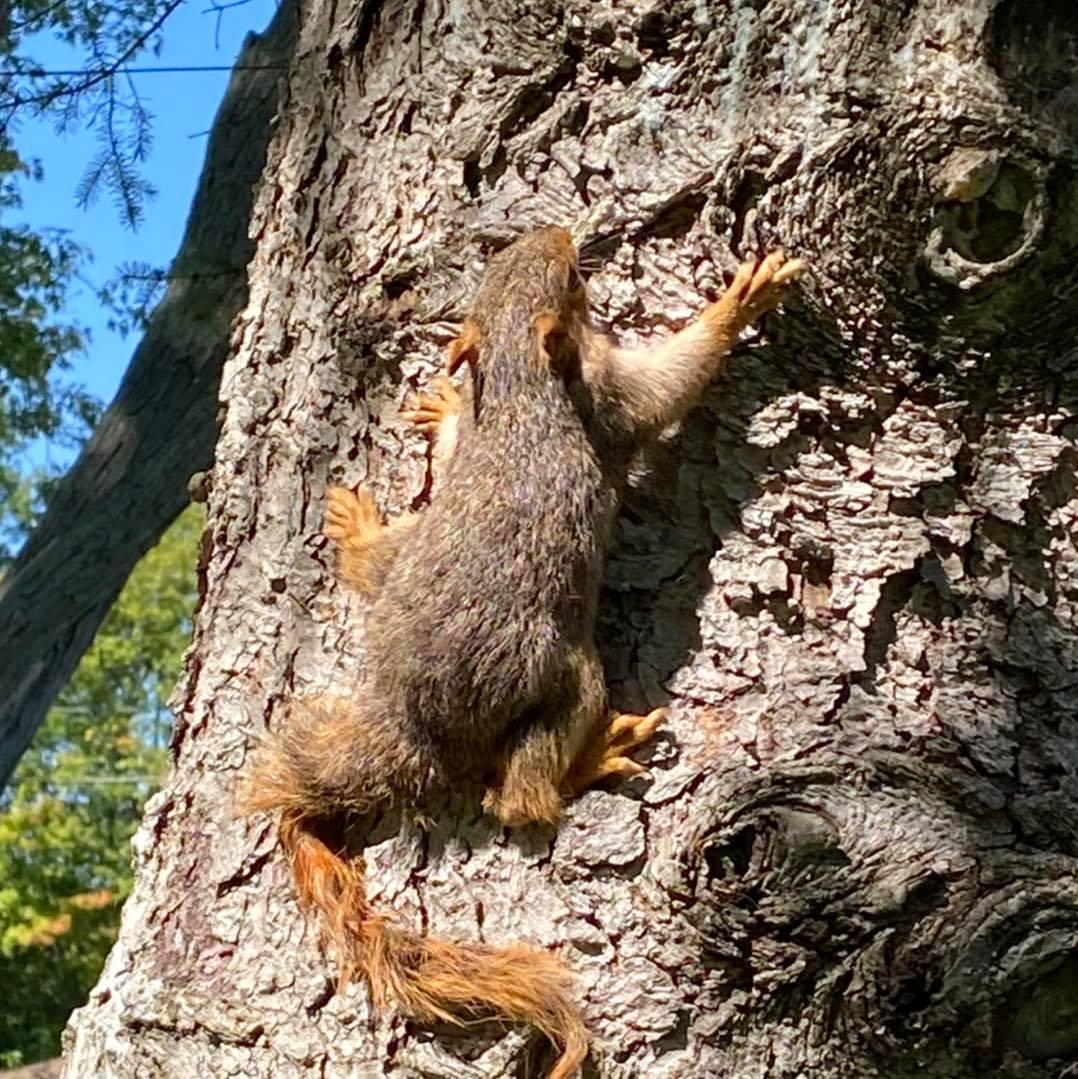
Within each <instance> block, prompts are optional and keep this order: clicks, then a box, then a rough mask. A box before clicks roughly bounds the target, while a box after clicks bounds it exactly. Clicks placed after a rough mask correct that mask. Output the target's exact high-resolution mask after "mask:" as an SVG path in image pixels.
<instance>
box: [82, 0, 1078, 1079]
mask: <svg viewBox="0 0 1078 1079" xmlns="http://www.w3.org/2000/svg"><path fill="white" fill-rule="evenodd" d="M1076 70H1078V9H1076V8H1074V7H1073V6H1072V5H1070V4H1063V3H1058V2H1052V0H1033V2H1030V0H1025V2H1019V0H1006V2H1003V3H996V4H994V3H992V2H990V0H964V2H962V3H954V2H951V0H907V2H904V3H895V4H876V3H871V2H869V0H845V2H842V3H832V4H826V5H821V4H809V3H805V2H804V0H770V2H769V3H757V4H742V5H732V4H731V5H718V4H716V5H706V4H703V3H688V2H682V0H670V2H668V3H666V4H663V5H661V6H652V5H651V4H650V3H632V2H630V0H622V2H617V0H609V2H607V3H595V2H592V0H570V2H568V3H567V4H565V5H564V6H562V5H557V4H553V3H543V2H540V0H494V2H488V3H483V4H463V5H459V4H458V5H447V4H445V3H443V2H441V0H426V2H424V3H402V2H392V0H387V2H384V3H377V2H374V0H367V2H364V3H360V4H356V5H343V4H340V5H338V4H335V3H327V2H324V0H310V2H309V3H307V4H305V5H304V11H303V14H302V19H301V26H300V43H299V47H298V49H297V51H296V58H295V62H294V64H293V66H292V69H291V72H290V84H289V96H288V104H287V107H286V109H285V110H284V114H283V116H282V119H281V123H280V125H279V127H278V129H277V132H276V134H275V136H274V140H273V144H272V147H271V150H270V155H269V161H268V164H267V168H266V172H265V176H264V178H263V183H262V187H261V190H260V192H259V195H258V198H257V201H256V205H255V208H254V220H253V234H254V235H255V236H256V237H257V251H256V254H255V257H254V260H253V262H252V265H251V277H250V287H251V296H250V301H249V303H248V306H247V309H246V312H245V313H244V315H243V317H242V319H241V320H240V322H239V323H238V325H237V328H236V334H235V352H234V355H233V356H232V358H231V359H230V360H229V362H228V364H227V366H226V371H225V377H224V380H223V397H224V400H225V403H226V405H227V413H226V416H225V421H224V426H223V429H222V432H221V437H220V441H219V444H218V450H217V462H216V465H215V468H214V472H213V479H212V488H211V496H210V510H211V514H210V523H209V542H208V544H207V552H208V553H207V559H206V564H205V599H204V602H203V604H202V607H201V611H200V614H199V617H198V619H197V626H196V632H195V642H194V647H193V650H192V652H191V654H190V656H189V660H188V666H187V672H186V676H185V678H184V680H183V683H182V685H181V687H180V689H179V690H178V691H177V695H176V706H177V734H176V740H175V751H176V767H175V769H174V770H173V774H172V776H171V778H170V780H169V781H168V783H167V785H166V788H165V789H164V790H163V791H162V792H161V793H160V794H159V795H157V796H156V797H155V798H154V799H153V800H152V802H151V804H150V805H149V807H148V810H147V816H146V821H145V824H144V826H143V828H142V830H141V832H140V833H139V835H138V838H137V840H136V843H135V858H136V862H137V867H138V883H137V886H136V890H135V893H134V895H133V896H132V898H131V900H130V901H129V903H128V905H127V908H126V911H125V916H124V924H123V931H122V934H121V940H120V943H119V944H118V946H117V947H116V949H115V951H114V952H113V955H112V957H111V959H110V961H109V963H108V966H107V968H106V970H105V972H104V974H103V976H102V979H101V982H100V984H99V986H98V988H97V990H96V991H95V993H94V994H93V996H92V998H91V1000H90V1002H89V1004H88V1005H87V1007H86V1008H84V1009H83V1010H82V1011H80V1012H79V1013H78V1014H77V1016H76V1018H75V1020H74V1022H73V1025H72V1028H71V1030H70V1031H69V1034H68V1039H67V1051H68V1056H67V1060H68V1068H67V1075H68V1076H78V1077H83V1076H86V1077H88V1076H113V1075H115V1076H134V1075H161V1076H184V1077H188V1076H195V1075H226V1074H243V1075H248V1076H256V1075H257V1076H275V1077H276V1076H292V1075H303V1076H306V1075H312V1076H313V1075H330V1076H344V1075H350V1076H381V1075H406V1074H418V1075H426V1076H472V1075H474V1076H490V1077H501V1076H526V1075H529V1076H530V1075H536V1074H540V1073H541V1068H542V1061H543V1059H545V1057H544V1054H545V1053H546V1050H545V1048H544V1047H542V1045H541V1043H540V1041H539V1040H538V1039H536V1038H535V1037H533V1036H531V1035H530V1034H529V1032H527V1031H509V1032H508V1033H507V1032H505V1031H503V1030H500V1029H498V1028H496V1027H493V1026H480V1027H475V1028H470V1029H468V1030H467V1031H464V1032H461V1031H452V1030H436V1031H431V1030H429V1029H423V1028H419V1027H417V1026H416V1025H414V1024H410V1023H408V1022H406V1021H404V1020H403V1019H401V1018H400V1017H398V1016H396V1015H394V1014H389V1015H386V1016H384V1017H382V1018H381V1020H379V1021H377V1022H374V1021H371V1020H370V1013H369V1010H368V1006H367V1001H366V996H365V992H364V987H363V986H362V985H361V984H360V985H356V986H352V987H351V988H350V989H349V990H348V991H347V992H345V993H344V994H343V995H340V996H335V995H334V993H333V992H332V973H333V972H332V970H331V968H330V965H329V963H328V962H327V960H326V959H325V958H324V957H323V956H321V955H320V953H319V951H318V948H317V941H316V933H315V931H314V928H313V927H312V925H311V924H310V923H309V922H308V921H307V920H306V919H305V918H304V917H303V916H302V915H301V914H300V913H299V911H298V910H297V909H296V907H295V905H294V900H293V892H292V888H291V885H290V883H289V877H288V871H287V868H286V866H285V865H284V864H282V862H281V860H280V859H279V857H278V856H277V854H276V853H275V834H274V830H273V827H272V826H271V822H269V821H261V820H256V821H254V822H252V823H243V822H239V821H237V820H235V819H234V818H233V816H232V813H231V808H230V807H231V800H232V796H233V792H234V790H235V787H236V784H237V781H238V779H239V778H240V776H241V775H242V774H243V773H244V771H245V769H246V768H247V767H248V766H249V762H250V750H251V748H252V745H253V743H254V740H255V739H256V738H257V737H258V736H259V735H260V734H261V733H262V732H264V730H265V729H266V727H267V725H269V726H272V725H273V724H274V722H276V721H278V720H279V719H280V718H281V716H282V715H283V707H282V706H283V704H284V702H285V701H286V700H287V699H289V698H290V697H291V696H293V695H307V694H310V693H314V692H317V691H318V690H319V689H321V688H323V687H325V686H326V684H327V683H328V682H329V681H330V680H331V678H333V677H334V674H335V673H336V677H337V678H338V679H340V678H346V679H351V680H352V681H353V682H354V683H355V684H356V685H357V687H358V686H359V685H360V683H361V679H360V678H359V676H358V675H357V673H356V672H357V670H359V669H360V667H361V664H362V654H363V636H362V619H361V617H360V616H361V613H362V609H363V604H362V602H361V601H360V600H358V599H356V598H352V597H349V596H347V595H345V594H344V593H343V591H342V590H340V589H339V588H337V587H336V586H335V585H333V584H332V583H331V573H330V566H329V557H328V552H327V551H326V549H325V544H324V541H322V540H321V539H320V538H319V535H318V533H319V526H320V520H321V510H322V502H323V491H324V489H325V486H326V484H327V483H328V482H336V483H345V484H355V483H358V482H360V481H363V482H367V483H370V484H372V485H373V487H374V489H375V491H376V493H377V495H378V497H379V500H380V502H381V504H382V507H383V508H384V509H385V510H387V511H388V512H390V513H394V512H397V511H400V510H403V509H406V508H408V507H410V506H413V505H417V504H419V503H420V502H421V501H422V500H423V498H424V497H425V492H426V489H427V474H428V463H427V457H426V453H425V449H424V447H423V445H422V444H421V442H420V441H419V439H418V438H416V437H415V436H413V435H412V434H411V433H409V432H408V431H407V430H406V429H405V427H404V425H403V424H402V423H401V422H400V421H399V419H398V416H397V412H398V409H399V407H400V405H401V403H402V401H403V399H404V397H405V396H406V394H407V392H408V391H409V390H410V389H412V388H414V387H416V386H418V385H421V384H422V383H423V382H424V380H426V379H427V378H428V377H429V376H430V373H431V372H432V371H434V370H435V369H436V368H437V367H438V366H439V364H440V360H441V353H440V350H441V349H442V348H443V347H444V345H445V343H446V342H447V341H448V340H449V339H450V337H451V336H452V334H453V332H454V328H455V326H456V325H457V322H458V320H459V318H460V316H461V313H462V308H463V304H464V302H465V300H466V298H467V297H468V295H469V293H470V291H471V290H472V288H473V285H474V273H473V271H474V269H475V268H476V267H477V266H478V265H480V264H481V262H482V260H483V258H484V257H485V256H486V255H487V254H489V252H490V250H492V249H493V248H494V247H495V246H497V245H498V244H500V243H501V242H503V241H504V240H507V239H508V238H509V237H510V236H512V235H514V234H516V233H517V232H519V231H521V230H523V229H525V228H527V227H529V226H532V225H536V224H540V223H546V222H551V221H553V222H560V223H564V224H566V225H568V226H570V227H571V228H572V230H573V232H574V234H575V235H576V236H577V237H578V238H579V239H580V240H581V241H584V242H587V241H602V243H598V244H596V245H593V246H592V248H591V249H592V250H596V249H598V250H601V251H602V253H603V254H604V256H605V258H606V264H605V266H604V267H603V268H602V270H601V271H600V272H599V273H597V274H596V275H595V276H594V277H592V279H591V282H590V293H591V296H592V301H593V304H594V306H595V309H596V312H597V317H598V319H599V321H600V322H604V323H609V324H611V325H613V326H616V327H618V328H619V329H620V330H621V331H623V335H624V336H625V337H628V338H632V337H637V336H639V337H641V338H643V337H646V336H650V335H652V334H654V333H661V332H664V331H665V330H666V329H667V328H668V327H671V326H677V325H680V324H682V323H683V322H684V321H685V320H687V319H688V318H689V316H690V314H691V313H692V312H693V311H694V310H695V309H696V308H698V307H699V306H700V305H701V304H702V303H703V302H704V300H705V298H706V297H707V296H709V295H713V294H714V293H715V292H717V291H718V289H719V288H720V287H721V281H720V274H721V272H722V271H725V270H728V269H730V268H732V267H733V266H734V265H735V263H736V261H737V260H738V259H740V258H743V257H745V256H748V255H750V254H752V253H755V252H760V251H763V250H765V249H768V248H772V247H774V246H777V245H780V244H781V245H782V246H783V247H785V248H786V249H787V250H788V251H789V252H791V253H793V254H796V255H799V256H801V257H803V258H805V259H806V260H807V261H808V262H809V264H810V266H811V278H810V279H809V280H808V282H807V283H806V284H805V285H804V287H803V288H802V289H801V291H800V294H799V298H798V299H796V300H794V301H792V302H791V303H789V304H788V305H787V309H786V312H785V314H780V315H778V316H772V317H771V319H770V321H769V323H768V324H767V326H766V330H765V332H764V333H763V334H762V335H759V336H757V337H756V338H755V340H754V342H753V344H752V346H751V347H747V348H746V349H744V350H743V351H742V352H741V354H740V355H738V356H736V357H735V358H734V359H733V360H732V362H731V364H730V366H729V369H728V372H727V374H726V375H724V376H723V377H722V378H721V380H720V381H718V382H717V383H716V385H715V386H714V388H713V390H712V392H711V393H710V394H709V396H708V398H707V401H706V402H705V405H704V407H701V408H700V409H698V410H697V411H696V412H694V413H693V414H692V416H690V417H689V419H688V420H686V421H685V423H684V424H683V425H682V427H681V429H680V431H678V432H675V433H671V434H670V435H669V436H668V437H667V438H665V439H664V440H663V442H662V443H661V444H660V445H659V446H658V447H657V448H656V449H655V451H654V452H653V453H650V454H649V455H648V458H647V460H646V461H645V462H643V465H642V467H641V468H640V470H639V473H638V476H637V479H636V481H635V482H634V487H633V489H632V490H631V491H630V492H629V494H628V496H627V499H626V506H625V509H624V512H623V514H622V516H621V519H620V522H619V529H618V534H617V539H616V544H615V548H614V550H613V552H612V554H611V557H610V561H609V564H608V573H607V582H606V588H605V591H604V594H603V599H602V618H601V621H602V627H601V635H600V644H601V648H602V651H603V656H604V660H605V662H606V665H607V671H608V677H609V681H610V684H611V689H612V695H613V698H614V703H615V704H616V705H618V706H620V707H623V708H631V709H640V708H642V707H644V706H647V705H656V704H659V703H662V702H664V701H670V702H671V703H672V705H673V716H672V719H671V721H670V723H669V726H668V728H667V729H666V731H665V732H664V733H663V734H662V735H661V736H660V737H659V738H658V739H657V742H656V744H655V747H654V749H653V751H652V753H651V754H650V761H651V775H650V777H649V778H647V779H641V780H636V781H633V782H631V783H626V784H623V785H620V786H617V787H616V788H613V789H611V790H607V791H592V792H589V793H588V794H586V795H585V796H583V797H582V798H580V799H579V800H578V801H577V802H576V803H575V804H574V805H573V806H572V807H571V808H570V809H569V811H568V813H567V815H566V819H565V821H564V822H563V824H562V826H561V827H560V828H559V829H558V830H557V831H556V832H555V831H554V830H548V829H541V828H532V829H526V830H524V831H522V832H519V833H507V832H504V831H502V830H500V829H498V828H496V827H495V826H494V825H493V824H492V823H491V821H490V820H489V819H487V818H483V817H480V816H479V815H478V814H477V812H476V807H474V806H472V805H467V804H464V803H463V802H460V803H458V802H457V801H456V800H454V801H453V802H452V804H449V805H443V806H437V807H434V808H433V809H432V816H434V817H435V819H436V823H435V824H434V825H433V826H432V827H431V829H430V830H429V831H428V832H425V833H422V832H419V831H416V830H414V829H412V828H410V827H404V828H403V830H402V829H391V828H389V827H387V826H385V825H384V824H383V825H382V826H381V827H380V828H378V829H375V830H374V831H372V832H371V833H370V834H369V835H368V836H367V837H366V841H367V853H368V862H369V871H370V879H371V886H372V894H373V896H374V898H375V900H376V902H378V903H380V904H382V905H383V906H385V907H387V908H393V909H395V910H396V911H398V912H399V913H400V915H401V917H402V918H403V919H405V920H406V921H407V922H408V923H409V924H413V925H416V926H422V927H424V928H425V929H426V930H427V931H429V932H430V933H432V934H437V935H443V936H452V937H457V938H465V939H473V940H479V939H481V940H485V941H489V942H507V941H517V940H525V941H530V942H533V943H534V944H536V945H538V946H541V947H550V948H556V949H558V950H559V951H560V953H561V954H562V955H563V956H564V958H565V959H566V961H567V962H568V963H569V964H570V966H571V967H572V968H573V970H574V972H575V974H576V976H577V984H578V987H579V994H580V999H581V1002H582V1007H583V1009H584V1013H585V1016H586V1019H587V1023H588V1025H589V1027H590V1029H591V1031H592V1033H593V1035H594V1045H593V1050H592V1057H591V1063H590V1064H589V1065H588V1067H589V1068H590V1069H591V1070H590V1071H587V1072H586V1074H589V1075H598V1076H603V1077H629V1076H645V1075H646V1076H648V1077H649V1079H653V1077H663V1076H667V1077H675V1076H701V1077H702V1076H719V1077H731V1079H756V1077H760V1079H763V1077H768V1079H776V1077H780V1076H789V1077H794V1076H810V1077H823V1076H828V1077H833V1076H838V1077H841V1076H851V1077H869V1076H887V1077H890V1079H900V1077H903V1076H913V1075H919V1076H920V1075H931V1076H933V1077H942V1079H946V1077H955V1079H957V1077H967V1076H970V1075H971V1074H982V1073H983V1074H986V1075H998V1076H1008V1077H1011V1076H1014V1077H1019V1076H1020V1077H1024V1079H1032V1077H1043V1079H1048V1077H1052V1079H1056V1077H1058V1076H1060V1075H1061V1074H1063V1073H1064V1069H1065V1063H1064V1061H1065V1060H1068V1059H1069V1060H1075V1059H1078V1009H1076V1008H1075V1004H1074V1000H1075V996H1074V989H1073V985H1074V981H1075V978H1076V977H1078V959H1076V958H1075V956H1076V954H1078V953H1076V952H1075V946H1076V944H1078V904H1076V901H1078V877H1076V875H1075V869H1076V866H1078V862H1076V860H1075V856H1076V854H1078V828H1076V826H1075V821H1076V820H1078V756H1076V753H1075V749H1074V745H1075V739H1076V737H1078V725H1076V720H1078V671H1076V667H1078V660H1076V657H1075V649H1074V646H1075V642H1076V640H1078V627H1076V625H1075V604H1076V602H1078V553H1076V551H1075V521H1076V517H1078V495H1076V485H1075V469H1076V466H1078V453H1076V451H1075V446H1074V441H1075V435H1076V433H1078V421H1076V419H1075V418H1074V413H1075V405H1076V401H1078V363H1076V350H1075V345H1074V328H1075V314H1074V297H1075V295H1076V291H1078V270H1076V268H1075V263H1074V261H1073V260H1072V258H1071V252H1072V250H1073V248H1074V246H1075V239H1074V238H1075V236H1078V197H1076V190H1078V189H1076V187H1075V170H1074V162H1075V160H1076V157H1075V152H1076V150H1078V119H1076V117H1078V111H1076V110H1075V108H1074V102H1075V100H1076V96H1075V95H1076V94H1078V76H1076V74H1075V72H1076ZM521 467H526V462H522V463H521ZM482 587H483V581H481V580H477V581H476V588H477V589H481V588H482ZM342 672H343V673H342ZM1060 1058H1063V1060H1061V1059H1060ZM1071 1067H1074V1065H1073V1064H1072V1065H1071ZM1066 1074H1071V1072H1070V1071H1067V1072H1066Z"/></svg>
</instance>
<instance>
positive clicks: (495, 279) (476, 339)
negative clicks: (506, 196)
mask: <svg viewBox="0 0 1078 1079" xmlns="http://www.w3.org/2000/svg"><path fill="white" fill-rule="evenodd" d="M587 319H588V295H587V289H586V288H585V286H584V280H583V278H582V277H581V276H580V268H579V265H578V262H577V252H576V246H575V245H574V244H573V239H572V237H571V236H570V235H569V233H568V232H567V231H566V230H565V229H563V228H561V227H560V226H558V225H548V226H547V227H546V228H541V229H536V230H535V231H534V232H529V233H527V234H526V235H524V236H522V237H521V238H520V239H519V240H516V241H514V242H513V243H511V244H510V245H509V246H508V247H506V248H503V249H502V250H501V251H499V252H498V253H497V254H496V255H495V256H494V257H493V258H492V259H491V260H490V262H489V264H488V265H487V269H486V273H485V274H484V275H483V280H482V283H481V284H480V286H479V291H478V293H477V294H476V297H475V300H474V301H473V303H472V306H471V310H470V311H469V313H468V317H467V318H466V319H465V320H464V326H463V328H462V330H461V333H460V336H459V337H458V338H456V340H454V341H453V342H452V344H450V346H449V369H450V371H455V370H456V369H457V368H458V367H459V366H460V365H461V364H462V363H464V362H466V361H467V362H472V363H474V362H477V361H480V362H483V363H486V362H489V360H490V359H492V358H493V356H494V355H495V354H497V355H504V356H506V357H507V358H509V359H511V360H516V359H517V358H519V357H520V356H521V355H522V354H526V355H528V356H530V357H532V358H534V360H535V361H536V362H537V363H538V364H539V365H541V366H544V367H547V368H550V369H552V370H555V371H558V372H562V371H563V370H564V369H565V367H566V366H568V365H569V364H571V363H572V362H573V360H574V359H575V357H576V355H577V352H578V345H579V338H580V330H581V327H582V326H584V325H586V323H587Z"/></svg>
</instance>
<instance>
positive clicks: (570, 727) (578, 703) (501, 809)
mask: <svg viewBox="0 0 1078 1079" xmlns="http://www.w3.org/2000/svg"><path fill="white" fill-rule="evenodd" d="M606 715H607V706H606V683H605V681H604V679H603V668H602V664H601V663H600V662H599V657H598V655H597V654H596V653H595V651H594V649H592V648H590V647H588V648H581V649H580V650H579V651H576V652H574V654H573V655H572V656H571V658H570V660H569V662H568V663H567V665H566V668H565V671H564V675H563V677H562V678H561V679H560V680H558V681H557V682H555V684H554V691H553V692H552V693H551V695H550V696H549V697H547V699H546V700H545V701H543V702H542V703H540V704H537V705H536V706H535V708H534V709H532V712H531V715H530V716H529V717H528V718H529V719H530V720H531V721H530V722H526V723H521V724H520V725H518V726H516V727H515V728H514V729H513V730H512V732H511V734H510V736H509V740H508V741H507V743H506V745H505V747H504V748H503V751H502V756H501V763H500V767H499V770H498V776H497V779H496V781H495V782H494V784H493V785H492V786H491V788H490V789H489V790H488V791H487V794H486V797H485V798H484V799H483V808H484V809H486V810H487V811H488V812H490V813H493V814H494V815H495V816H496V817H497V818H498V819H499V820H500V821H501V822H502V823H503V824H505V825H507V826H508V827H510V828H516V827H520V826H521V825H524V824H531V823H537V822H542V823H546V824H556V823H557V822H558V819H559V818H560V817H561V807H562V800H563V798H564V797H565V795H566V794H569V793H574V791H572V788H571V787H570V784H569V783H568V778H569V775H570V772H571V769H572V767H573V762H574V761H575V760H576V759H577V758H578V757H579V756H580V755H581V754H582V753H583V752H584V751H585V750H586V747H587V746H588V745H590V744H591V742H592V741H594V739H595V738H596V737H597V736H598V732H597V728H600V727H601V726H602V725H603V721H604V718H605V717H606Z"/></svg>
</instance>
